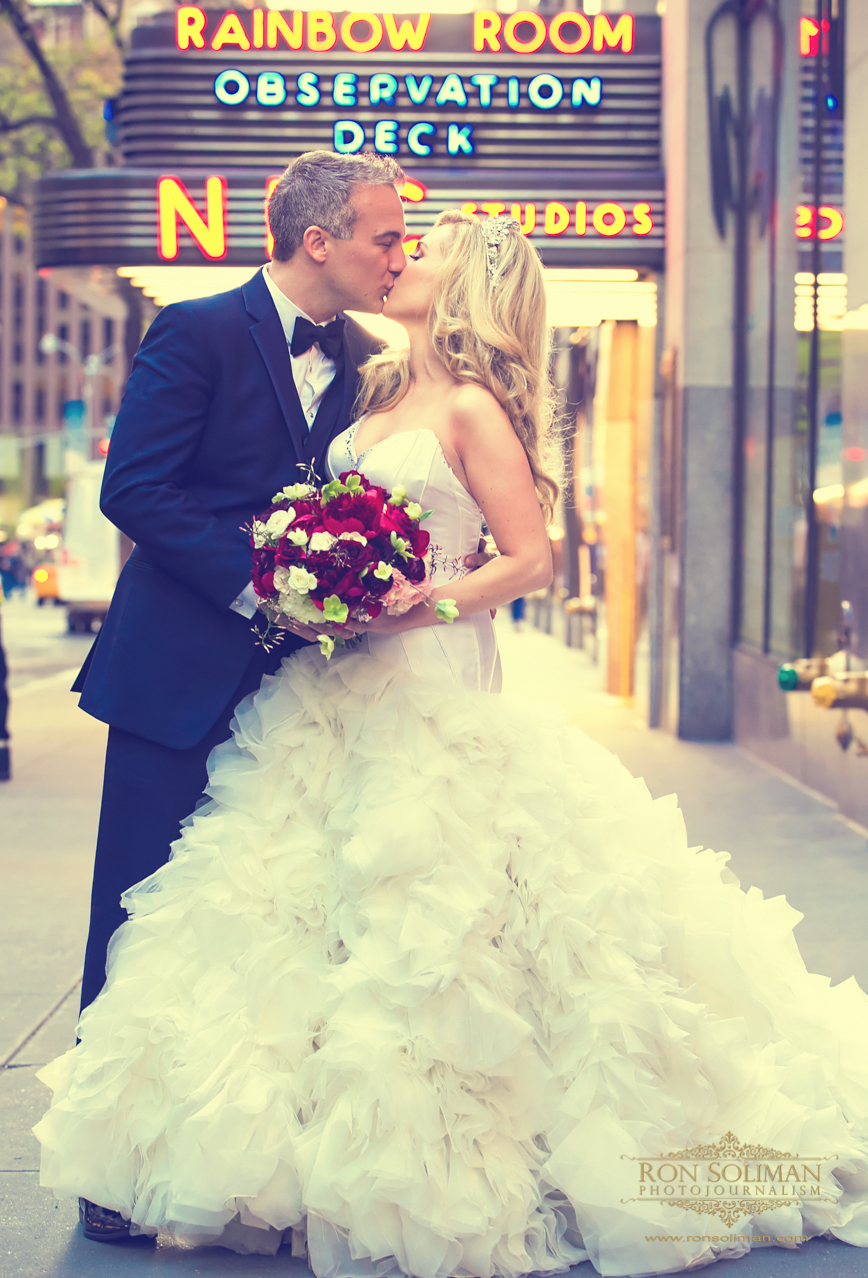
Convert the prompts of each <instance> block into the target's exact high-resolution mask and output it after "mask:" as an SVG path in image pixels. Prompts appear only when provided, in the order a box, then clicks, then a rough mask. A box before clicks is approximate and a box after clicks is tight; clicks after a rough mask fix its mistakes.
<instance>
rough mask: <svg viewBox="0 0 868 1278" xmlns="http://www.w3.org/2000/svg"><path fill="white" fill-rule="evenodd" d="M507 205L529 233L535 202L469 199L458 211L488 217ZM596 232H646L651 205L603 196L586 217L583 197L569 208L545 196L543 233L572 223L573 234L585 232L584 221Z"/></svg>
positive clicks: (560, 230) (559, 231) (651, 223)
mask: <svg viewBox="0 0 868 1278" xmlns="http://www.w3.org/2000/svg"><path fill="white" fill-rule="evenodd" d="M507 208H509V212H510V214H511V216H512V217H514V218H516V219H517V220H518V221H519V222H520V223H521V232H522V235H530V234H531V233H532V232H533V231H535V230H536V228H537V206H536V205H535V204H525V205H521V204H519V203H518V202H517V201H511V202H510V201H506V202H501V201H499V200H497V201H495V200H485V201H483V202H482V203H480V204H477V203H475V202H474V201H473V200H470V201H468V203H467V204H462V206H461V212H462V213H471V214H476V213H478V214H487V215H488V216H489V217H497V215H498V213H505V212H506V210H507ZM628 216H631V217H632V219H633V220H632V223H631V224H630V226H629V228H628V226H627V218H628ZM589 220H590V224H591V226H592V227H593V229H594V230H595V231H596V232H597V234H598V235H602V236H604V237H605V238H606V239H609V238H610V237H612V236H615V235H622V234H623V232H624V231H626V230H628V229H629V230H630V231H631V232H632V234H633V235H639V236H644V235H650V233H651V231H653V230H654V219H653V218H652V216H651V205H650V204H648V203H646V202H645V201H644V200H643V201H642V202H641V203H639V204H634V205H633V207H632V209H629V210H628V209H626V208H624V206H623V205H622V204H616V203H615V202H614V201H613V200H604V201H603V202H602V203H600V204H598V205H597V206H596V207H595V208H594V209H592V210H591V214H590V219H589V217H588V205H587V202H586V201H585V200H577V201H576V204H575V208H574V209H569V208H568V207H567V205H566V204H563V203H562V202H561V201H560V200H549V201H548V203H547V204H546V205H545V206H544V207H543V209H542V230H543V233H544V234H545V235H550V236H556V235H563V234H564V232H565V231H568V230H569V228H570V226H572V228H573V230H574V232H575V234H576V235H579V236H581V235H586V234H587V232H588V222H589Z"/></svg>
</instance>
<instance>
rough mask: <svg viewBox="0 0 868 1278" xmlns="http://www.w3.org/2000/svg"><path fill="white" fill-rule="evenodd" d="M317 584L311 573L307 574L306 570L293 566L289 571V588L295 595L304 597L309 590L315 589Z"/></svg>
mask: <svg viewBox="0 0 868 1278" xmlns="http://www.w3.org/2000/svg"><path fill="white" fill-rule="evenodd" d="M316 584H317V580H316V577H315V576H314V574H313V573H312V572H308V571H307V569H306V568H301V567H299V565H298V564H293V566H292V567H291V568H290V570H289V588H290V590H294V591H295V592H296V594H299V595H306V594H307V593H308V591H309V590H313V589H315V587H316Z"/></svg>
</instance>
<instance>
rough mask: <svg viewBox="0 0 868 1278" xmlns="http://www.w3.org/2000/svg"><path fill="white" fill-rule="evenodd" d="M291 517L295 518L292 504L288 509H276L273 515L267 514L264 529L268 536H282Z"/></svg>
mask: <svg viewBox="0 0 868 1278" xmlns="http://www.w3.org/2000/svg"><path fill="white" fill-rule="evenodd" d="M293 519H295V511H294V510H293V508H292V506H290V508H289V510H276V511H275V512H274V514H273V515H269V517H268V523H267V524H266V525H265V531H266V532H267V533H268V535H269V537H282V536H283V534H284V533H285V532H286V530H287V528H288V527H289V525H290V524H291V523H292V521H293Z"/></svg>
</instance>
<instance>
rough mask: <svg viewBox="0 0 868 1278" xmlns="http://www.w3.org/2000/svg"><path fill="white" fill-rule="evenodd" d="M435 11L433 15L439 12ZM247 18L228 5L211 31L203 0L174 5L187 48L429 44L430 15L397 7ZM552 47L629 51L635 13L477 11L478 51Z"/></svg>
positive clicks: (311, 49) (364, 49)
mask: <svg viewBox="0 0 868 1278" xmlns="http://www.w3.org/2000/svg"><path fill="white" fill-rule="evenodd" d="M434 16H436V15H434ZM245 17H246V18H247V23H246V25H245V21H244V20H242V18H241V17H240V16H239V14H237V13H236V12H235V11H234V10H229V12H228V13H225V14H224V15H223V16H222V18H220V20H219V21H218V22H217V24H216V26H215V27H214V29H213V31H210V32H209V22H208V15H207V14H206V13H205V11H204V10H203V9H200V8H199V6H198V5H193V4H184V5H181V6H180V8H179V9H178V10H177V16H176V19H175V43H176V45H177V47H178V48H179V49H180V50H181V51H182V52H195V51H196V50H202V49H210V50H213V51H214V52H219V51H220V50H221V49H230V50H235V51H240V52H243V53H246V52H248V51H249V50H251V49H278V48H280V47H281V46H283V47H284V48H286V49H292V50H294V51H296V52H300V51H301V50H302V49H304V50H306V51H307V52H308V53H330V52H331V51H332V50H338V51H339V52H347V53H373V52H374V51H376V50H380V51H385V50H386V49H388V50H390V51H391V52H392V53H406V52H414V53H418V52H420V51H421V50H422V49H424V47H425V41H426V39H427V38H428V34H429V31H430V28H431V19H432V15H431V14H430V13H420V14H419V15H418V16H417V18H416V21H415V22H413V21H412V19H410V18H403V19H400V20H399V19H398V18H397V17H396V15H395V14H392V13H383V14H378V13H347V14H345V15H344V16H343V18H341V19H340V21H338V17H339V15H337V14H334V13H331V12H329V11H328V10H326V9H310V10H306V11H304V10H295V11H294V12H292V13H287V12H286V11H281V10H278V9H253V10H252V12H251V13H250V14H249V15H245ZM546 43H548V46H549V49H550V50H552V51H554V52H556V53H561V54H566V55H567V56H570V55H575V54H579V53H611V52H615V51H620V52H621V53H624V54H629V53H632V51H633V47H634V43H635V22H634V19H633V15H632V14H630V13H622V14H620V15H619V16H618V17H617V19H616V20H615V22H614V24H613V23H612V22H611V20H610V18H609V16H608V15H607V14H605V13H598V14H596V15H595V17H594V19H593V22H592V21H591V20H590V19H589V18H588V17H586V16H585V14H583V13H579V12H577V11H576V10H572V9H571V10H567V11H565V12H562V13H556V14H554V15H553V16H552V17H551V18H550V19H548V20H547V19H546V18H545V17H544V16H543V15H542V14H540V13H537V12H536V10H533V9H529V10H522V11H519V12H517V13H512V14H510V15H509V17H506V18H505V17H504V16H503V15H502V14H500V13H497V12H495V11H494V10H492V9H481V10H479V11H477V12H476V13H474V14H473V21H472V26H471V49H468V52H470V51H471V50H472V51H473V52H474V53H500V52H502V51H506V50H508V51H510V52H511V53H518V54H522V55H529V54H533V53H538V52H539V51H540V50H541V49H542V48H543V46H544V45H546Z"/></svg>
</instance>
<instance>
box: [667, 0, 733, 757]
mask: <svg viewBox="0 0 868 1278" xmlns="http://www.w3.org/2000/svg"><path fill="white" fill-rule="evenodd" d="M717 4H718V0H668V4H667V10H666V17H665V20H664V24H663V84H664V102H665V119H664V145H665V157H664V159H665V166H666V227H667V229H666V239H667V244H666V316H665V321H664V322H665V347H666V349H667V351H668V352H669V353H670V359H671V363H672V367H673V368H674V370H675V371H674V376H675V385H674V387H673V395H674V400H675V412H676V413H677V415H678V418H679V421H680V433H681V449H680V454H681V474H680V475H679V476H673V477H672V478H673V481H674V482H675V484H676V485H677V486H680V493H681V501H680V529H679V537H678V542H679V546H680V572H679V577H680V585H679V594H680V599H679V600H678V611H679V617H678V631H679V648H680V652H679V661H678V666H679V675H678V704H677V711H676V712H675V718H676V721H675V723H671V725H670V726H672V727H674V728H675V729H676V730H677V732H678V735H679V736H681V737H685V738H687V739H688V740H711V741H725V740H728V739H729V738H730V737H731V736H732V703H733V695H732V689H733V676H732V649H731V643H730V624H731V622H730V618H731V596H732V539H733V529H732V506H733V493H732V474H733V458H732V393H731V384H732V304H733V296H732V294H733V283H732V259H733V250H732V231H731V230H730V234H729V235H728V236H727V239H725V240H721V239H720V238H719V236H718V234H717V229H716V227H715V224H714V219H713V213H712V206H711V194H710V179H709V155H708V150H709V148H708V122H707V115H706V82H705V48H704V37H705V28H706V24H707V22H708V19H709V18H710V16H711V14H712V13H713V12H714V10H715V8H716V7H717ZM723 53H724V57H725V56H726V49H725V48H724V50H723ZM719 74H720V75H721V76H727V78H728V79H729V82H730V83H731V82H732V67H731V66H728V65H726V63H725V61H721V63H720V65H719Z"/></svg>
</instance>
